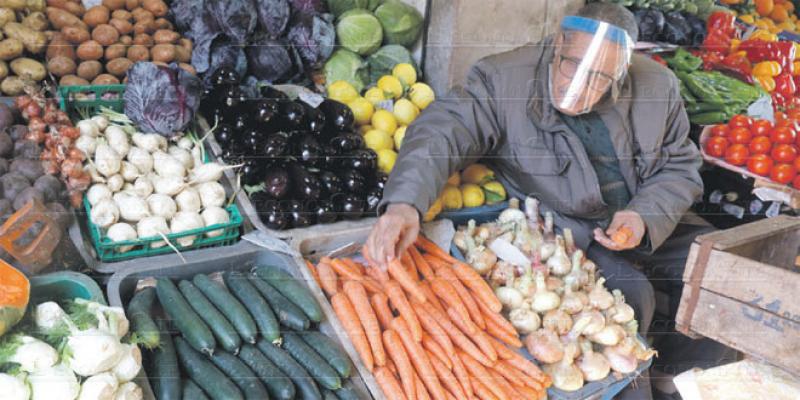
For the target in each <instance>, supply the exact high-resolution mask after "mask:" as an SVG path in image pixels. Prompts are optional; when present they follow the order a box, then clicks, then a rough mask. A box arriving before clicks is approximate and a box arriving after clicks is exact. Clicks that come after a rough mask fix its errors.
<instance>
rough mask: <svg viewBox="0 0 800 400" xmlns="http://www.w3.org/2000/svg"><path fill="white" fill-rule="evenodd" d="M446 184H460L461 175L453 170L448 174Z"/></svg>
mask: <svg viewBox="0 0 800 400" xmlns="http://www.w3.org/2000/svg"><path fill="white" fill-rule="evenodd" d="M447 184H448V185H453V186H458V185H460V184H461V175H459V174H458V172H454V173H453V175H450V177H449V178H447Z"/></svg>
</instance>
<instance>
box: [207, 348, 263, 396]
mask: <svg viewBox="0 0 800 400" xmlns="http://www.w3.org/2000/svg"><path fill="white" fill-rule="evenodd" d="M211 362H212V363H214V365H216V366H217V368H219V369H220V370H221V371H222V372H224V373H225V375H228V378H231V380H232V381H233V383H235V384H236V386H239V389H241V390H242V393H243V394H244V398H245V399H247V400H262V399H268V398H269V395H268V394H267V389H266V388H265V387H264V384H263V383H261V380H260V379H256V378H257V377H256V374H255V373H254V372H253V370H251V369H250V368H249V367H248V366H247V365H245V363H243V362H242V360H239V359H238V358H236V356H234V355H233V354H231V353H228V352H227V351H217V352H216V353H214V355H213V356H211Z"/></svg>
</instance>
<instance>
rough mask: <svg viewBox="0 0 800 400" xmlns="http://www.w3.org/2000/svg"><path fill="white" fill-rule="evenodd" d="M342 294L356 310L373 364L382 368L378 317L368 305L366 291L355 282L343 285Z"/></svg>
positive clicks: (383, 354) (383, 362)
mask: <svg viewBox="0 0 800 400" xmlns="http://www.w3.org/2000/svg"><path fill="white" fill-rule="evenodd" d="M344 294H346V295H347V298H348V299H350V303H352V304H353V307H354V308H355V310H356V313H357V315H358V319H359V320H361V326H362V327H363V328H364V333H366V335H367V340H368V341H369V347H370V348H371V349H372V357H373V359H374V360H375V364H376V365H378V366H380V367H382V366H384V365H385V364H386V353H385V352H384V350H383V339H381V326H380V325H379V324H378V317H376V316H375V311H374V310H373V309H372V306H371V305H370V303H369V298H368V297H367V291H366V290H365V289H364V286H363V285H361V284H360V283H358V282H356V281H347V282H345V283H344Z"/></svg>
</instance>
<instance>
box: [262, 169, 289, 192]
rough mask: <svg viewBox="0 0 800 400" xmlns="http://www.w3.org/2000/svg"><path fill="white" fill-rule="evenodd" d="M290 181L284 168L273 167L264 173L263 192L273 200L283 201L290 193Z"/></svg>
mask: <svg viewBox="0 0 800 400" xmlns="http://www.w3.org/2000/svg"><path fill="white" fill-rule="evenodd" d="M291 187H292V180H291V179H290V177H289V172H288V171H287V170H286V168H282V167H279V166H273V167H270V168H268V169H267V171H266V172H265V173H264V191H265V192H266V193H267V194H269V195H270V196H272V198H274V199H278V200H280V199H283V198H285V197H286V196H287V195H288V194H289V192H290V191H291Z"/></svg>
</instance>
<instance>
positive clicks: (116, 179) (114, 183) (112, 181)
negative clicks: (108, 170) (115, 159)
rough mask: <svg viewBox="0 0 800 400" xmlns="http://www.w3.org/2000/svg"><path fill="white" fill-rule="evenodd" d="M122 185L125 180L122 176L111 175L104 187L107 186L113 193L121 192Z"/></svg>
mask: <svg viewBox="0 0 800 400" xmlns="http://www.w3.org/2000/svg"><path fill="white" fill-rule="evenodd" d="M124 185H125V179H123V178H122V175H120V174H116V175H112V176H110V177H109V178H108V180H107V181H106V186H108V188H109V189H110V190H111V191H112V192H114V193H116V192H119V191H120V190H122V186H124Z"/></svg>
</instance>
